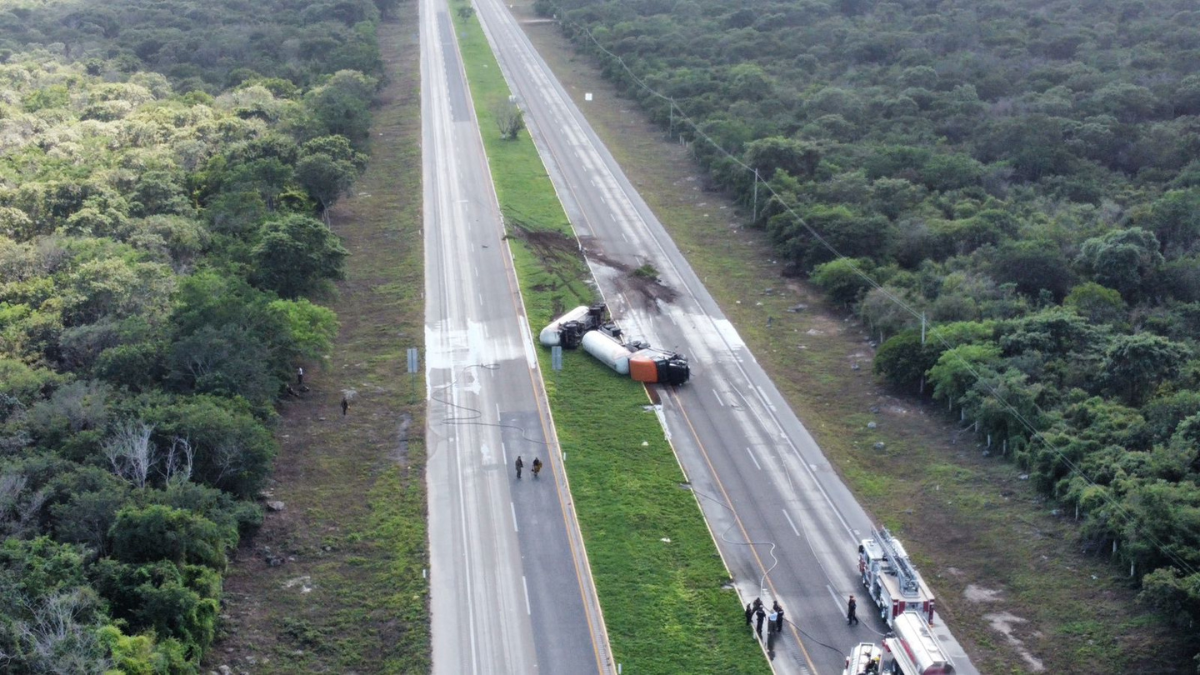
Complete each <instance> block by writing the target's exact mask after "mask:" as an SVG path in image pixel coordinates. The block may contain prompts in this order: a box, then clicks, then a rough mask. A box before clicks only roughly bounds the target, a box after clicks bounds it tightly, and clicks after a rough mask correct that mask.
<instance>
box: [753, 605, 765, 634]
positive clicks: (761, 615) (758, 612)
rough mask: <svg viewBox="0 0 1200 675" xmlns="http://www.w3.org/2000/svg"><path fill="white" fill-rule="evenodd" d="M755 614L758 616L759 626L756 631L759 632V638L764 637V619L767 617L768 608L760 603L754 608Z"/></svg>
mask: <svg viewBox="0 0 1200 675" xmlns="http://www.w3.org/2000/svg"><path fill="white" fill-rule="evenodd" d="M754 616H755V617H757V618H758V626H757V629H756V631H755V632H757V633H758V637H759V639H762V625H763V619H765V618H767V610H765V609H763V608H762V605H761V604H760V605H759V606H758V607H756V608H755V609H754Z"/></svg>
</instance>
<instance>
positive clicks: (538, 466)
mask: <svg viewBox="0 0 1200 675" xmlns="http://www.w3.org/2000/svg"><path fill="white" fill-rule="evenodd" d="M516 467H517V480H521V469H524V468H525V462H524V460H522V459H521V456H520V455H517V461H516ZM541 471H542V460H541V459H539V458H537V457H534V458H533V477H534V478H537V477H538V474H539V473H541Z"/></svg>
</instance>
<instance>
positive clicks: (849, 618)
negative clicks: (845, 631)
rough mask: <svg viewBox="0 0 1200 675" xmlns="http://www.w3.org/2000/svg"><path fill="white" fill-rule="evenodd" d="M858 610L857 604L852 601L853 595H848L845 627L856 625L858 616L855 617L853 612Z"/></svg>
mask: <svg viewBox="0 0 1200 675" xmlns="http://www.w3.org/2000/svg"><path fill="white" fill-rule="evenodd" d="M857 609H858V602H857V601H855V599H854V594H853V593H852V594H850V602H849V603H847V604H846V625H847V626H849V625H850V624H855V625H858V616H856V615H855V613H854V612H855V610H857Z"/></svg>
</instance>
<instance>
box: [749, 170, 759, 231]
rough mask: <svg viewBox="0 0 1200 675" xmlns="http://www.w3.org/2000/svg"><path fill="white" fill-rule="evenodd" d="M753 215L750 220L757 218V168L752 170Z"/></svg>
mask: <svg viewBox="0 0 1200 675" xmlns="http://www.w3.org/2000/svg"><path fill="white" fill-rule="evenodd" d="M753 211H754V215H753V217H752V218H751V220H758V169H755V170H754V209H753Z"/></svg>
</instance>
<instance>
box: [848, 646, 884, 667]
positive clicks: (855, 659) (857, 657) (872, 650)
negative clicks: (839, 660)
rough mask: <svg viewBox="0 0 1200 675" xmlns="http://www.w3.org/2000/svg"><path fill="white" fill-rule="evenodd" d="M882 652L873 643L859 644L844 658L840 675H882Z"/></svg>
mask: <svg viewBox="0 0 1200 675" xmlns="http://www.w3.org/2000/svg"><path fill="white" fill-rule="evenodd" d="M882 661H883V650H882V649H880V648H879V645H877V644H875V643H874V642H860V643H858V644H857V645H855V646H854V649H851V650H850V656H847V657H846V668H845V669H844V670H842V675H882V673H883V672H884V671H883V666H882Z"/></svg>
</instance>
